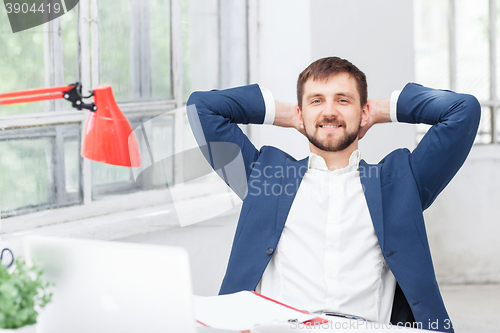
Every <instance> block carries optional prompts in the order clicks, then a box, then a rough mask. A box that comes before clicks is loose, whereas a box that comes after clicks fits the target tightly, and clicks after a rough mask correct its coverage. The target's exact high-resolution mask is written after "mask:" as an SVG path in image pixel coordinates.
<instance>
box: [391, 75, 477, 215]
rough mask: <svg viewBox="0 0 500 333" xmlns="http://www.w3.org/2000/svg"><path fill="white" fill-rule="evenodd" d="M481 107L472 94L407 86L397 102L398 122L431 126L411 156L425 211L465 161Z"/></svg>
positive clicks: (473, 137) (411, 165) (414, 85)
mask: <svg viewBox="0 0 500 333" xmlns="http://www.w3.org/2000/svg"><path fill="white" fill-rule="evenodd" d="M480 117H481V106H480V104H479V102H478V101H477V99H476V98H475V97H474V96H472V95H467V94H459V93H455V92H452V91H448V90H435V89H431V88H426V87H423V86H421V85H418V84H414V83H409V84H407V85H406V86H405V88H404V89H403V91H402V92H401V94H400V96H399V99H398V102H397V118H398V121H399V122H405V123H412V124H417V123H423V124H428V125H432V127H431V128H430V129H429V131H428V132H427V133H426V134H425V136H424V137H423V138H422V140H421V141H420V143H419V144H418V146H417V148H415V150H414V151H413V152H412V153H411V155H410V157H409V158H410V167H411V169H412V172H413V175H414V177H415V180H416V182H417V185H418V189H419V195H420V201H421V204H422V209H423V210H425V209H427V208H428V207H429V206H430V205H431V204H432V202H433V201H434V199H435V198H436V197H437V195H438V194H439V193H440V192H441V191H442V190H443V189H444V187H445V186H446V185H447V184H448V183H449V182H450V181H451V179H452V178H453V176H454V175H455V174H456V173H457V172H458V170H459V169H460V167H461V166H462V164H463V163H464V162H465V159H466V158H467V155H468V154H469V151H470V149H471V147H472V144H473V143H474V139H475V137H476V133H477V129H478V126H479V120H480Z"/></svg>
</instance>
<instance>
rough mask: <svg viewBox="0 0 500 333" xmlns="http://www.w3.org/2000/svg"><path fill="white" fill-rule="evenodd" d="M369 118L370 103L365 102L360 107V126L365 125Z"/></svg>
mask: <svg viewBox="0 0 500 333" xmlns="http://www.w3.org/2000/svg"><path fill="white" fill-rule="evenodd" d="M369 120H370V104H369V103H368V102H367V103H366V104H365V106H363V108H362V109H361V122H360V124H359V126H360V127H364V126H366V124H368V121H369Z"/></svg>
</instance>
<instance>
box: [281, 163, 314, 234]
mask: <svg viewBox="0 0 500 333" xmlns="http://www.w3.org/2000/svg"><path fill="white" fill-rule="evenodd" d="M308 161H309V157H306V158H304V159H302V160H300V161H292V160H290V159H288V158H286V159H285V170H284V174H285V176H284V177H283V179H282V182H281V188H282V193H281V195H280V196H279V200H278V216H277V220H276V232H277V234H278V235H281V232H282V231H283V227H284V226H285V222H286V219H287V217H288V213H289V212H290V208H291V207H292V203H293V199H295V195H296V194H297V191H298V189H299V186H300V183H301V181H302V178H303V177H304V174H305V172H306V171H307V165H308Z"/></svg>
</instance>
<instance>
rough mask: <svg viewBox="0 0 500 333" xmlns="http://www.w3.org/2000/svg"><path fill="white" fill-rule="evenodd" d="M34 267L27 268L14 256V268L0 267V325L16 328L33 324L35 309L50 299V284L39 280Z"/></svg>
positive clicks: (40, 272)
mask: <svg viewBox="0 0 500 333" xmlns="http://www.w3.org/2000/svg"><path fill="white" fill-rule="evenodd" d="M42 274H43V271H42V270H40V269H39V268H38V267H37V266H35V265H33V266H32V267H27V266H26V263H25V262H24V261H23V260H19V259H16V261H15V268H14V269H13V270H12V269H11V268H9V269H7V268H5V267H3V266H0V328H18V327H22V326H25V325H31V324H34V323H36V319H37V316H38V312H37V310H39V309H40V308H43V307H44V306H45V305H47V303H49V302H50V300H51V299H52V293H49V292H48V291H47V289H48V288H49V287H50V286H51V285H52V284H51V283H48V282H44V281H43V279H42Z"/></svg>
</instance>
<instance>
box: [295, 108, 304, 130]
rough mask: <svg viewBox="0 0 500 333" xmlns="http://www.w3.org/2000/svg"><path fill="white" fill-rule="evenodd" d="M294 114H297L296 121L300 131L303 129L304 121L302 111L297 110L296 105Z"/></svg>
mask: <svg viewBox="0 0 500 333" xmlns="http://www.w3.org/2000/svg"><path fill="white" fill-rule="evenodd" d="M296 112H297V114H298V115H297V117H298V118H297V119H298V120H299V127H300V129H304V119H303V118H302V110H301V109H300V108H299V106H298V105H297V109H296Z"/></svg>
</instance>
